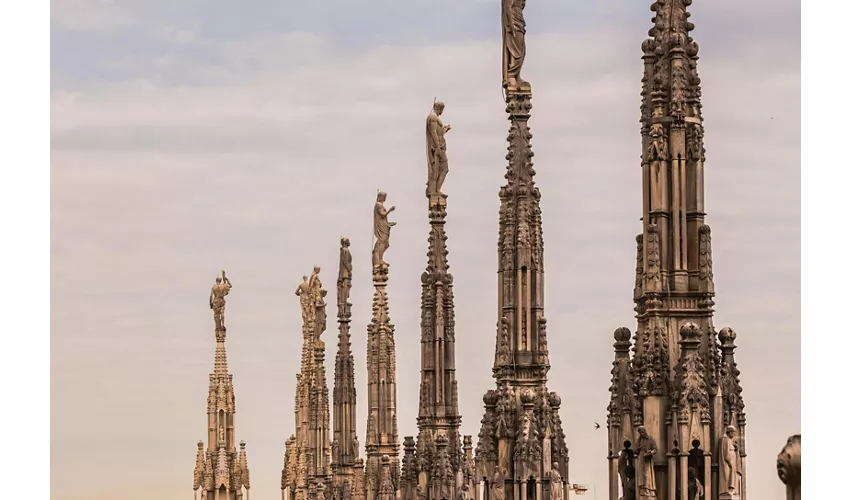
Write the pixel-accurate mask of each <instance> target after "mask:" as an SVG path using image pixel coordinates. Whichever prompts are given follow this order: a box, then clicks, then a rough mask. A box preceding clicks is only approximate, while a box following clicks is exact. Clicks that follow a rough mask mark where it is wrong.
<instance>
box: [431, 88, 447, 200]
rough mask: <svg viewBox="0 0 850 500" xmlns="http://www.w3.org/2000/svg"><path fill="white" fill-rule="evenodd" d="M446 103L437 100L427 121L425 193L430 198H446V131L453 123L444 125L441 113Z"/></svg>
mask: <svg viewBox="0 0 850 500" xmlns="http://www.w3.org/2000/svg"><path fill="white" fill-rule="evenodd" d="M445 108H446V105H445V104H444V103H443V102H442V101H435V102H434V107H433V108H432V109H431V113H430V114H429V115H428V119H427V120H426V122H425V144H426V146H427V147H426V154H427V157H428V187H427V188H426V189H425V195H426V196H428V198H436V197H438V196H439V197H441V198H445V197H446V195H445V194H444V193H443V191H442V189H443V181H445V180H446V174H447V173H449V160H448V157H446V137H445V135H446V132H448V131H449V130H451V129H452V126H451V125H443V121H442V120H441V119H440V115H442V114H443V110H444V109H445Z"/></svg>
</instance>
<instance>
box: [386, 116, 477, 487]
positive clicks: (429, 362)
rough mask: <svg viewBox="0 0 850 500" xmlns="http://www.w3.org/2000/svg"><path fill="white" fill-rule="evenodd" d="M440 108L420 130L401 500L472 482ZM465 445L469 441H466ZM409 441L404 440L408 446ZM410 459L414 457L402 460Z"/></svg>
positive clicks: (443, 127) (446, 129)
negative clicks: (420, 206) (422, 153)
mask: <svg viewBox="0 0 850 500" xmlns="http://www.w3.org/2000/svg"><path fill="white" fill-rule="evenodd" d="M444 109H445V104H444V103H442V102H440V101H435V102H434V107H433V109H432V110H431V113H430V114H429V115H428V118H427V120H426V125H425V143H426V156H427V163H428V174H429V175H428V183H427V186H428V187H427V190H426V197H427V198H428V216H429V219H430V222H431V232H430V235H429V237H428V265H427V267H426V268H425V272H423V273H422V323H421V329H422V330H421V340H420V345H421V352H422V355H421V359H420V363H421V371H420V374H421V381H420V384H419V416H418V418H417V425H418V427H419V435H418V436H417V439H416V447H415V448H413V447H411V446H405V467H404V468H403V471H402V479H403V481H402V489H403V493H404V495H403V498H415V492H416V486H417V485H418V486H419V487H420V489H421V491H422V492H424V493H425V495H426V496H429V497H431V498H438V499H439V498H449V499H451V498H458V496H459V495H458V494H459V493H460V491H459V488H461V487H462V484H461V483H462V481H458V478H459V474H463V473H464V472H467V474H465V475H464V476H463V479H466V481H467V483H468V482H469V481H470V480H471V479H472V478H471V477H470V476H471V474H468V472H469V471H468V470H467V469H468V464H467V463H466V461H465V460H464V456H463V449H462V442H461V436H460V423H461V416H460V411H459V410H458V399H457V380H456V378H455V373H456V370H455V328H454V324H455V323H454V318H455V313H454V292H453V290H452V286H453V285H452V282H453V277H452V274H451V273H450V272H449V262H448V253H449V251H448V249H447V247H446V240H447V239H448V238H447V236H446V233H445V223H446V195H445V194H443V193H442V192H441V189H440V188H441V187H442V183H443V181H444V180H445V176H446V174H447V173H448V159H447V157H446V141H445V134H446V132H448V131H449V130H451V127H450V126H448V125H443V123H442V120H441V118H440V116H441V115H442V113H443V110H444ZM469 439H470V440H471V437H469ZM409 440H412V438H405V443H410V442H411V441H409ZM410 454H413V455H414V456H408V455H410Z"/></svg>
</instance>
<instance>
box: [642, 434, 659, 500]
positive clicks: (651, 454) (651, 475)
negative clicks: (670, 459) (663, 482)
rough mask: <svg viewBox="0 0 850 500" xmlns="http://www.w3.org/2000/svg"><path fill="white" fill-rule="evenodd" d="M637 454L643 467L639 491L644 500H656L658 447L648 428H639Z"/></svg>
mask: <svg viewBox="0 0 850 500" xmlns="http://www.w3.org/2000/svg"><path fill="white" fill-rule="evenodd" d="M638 436H639V437H638V442H637V452H638V459H639V460H640V466H641V478H640V479H641V480H640V483H638V491H639V493H640V498H642V499H654V498H655V464H654V458H655V454H656V453H658V446H657V445H656V444H655V439H653V437H652V436H650V435H649V433H648V432H647V431H646V427H644V426H640V427H638Z"/></svg>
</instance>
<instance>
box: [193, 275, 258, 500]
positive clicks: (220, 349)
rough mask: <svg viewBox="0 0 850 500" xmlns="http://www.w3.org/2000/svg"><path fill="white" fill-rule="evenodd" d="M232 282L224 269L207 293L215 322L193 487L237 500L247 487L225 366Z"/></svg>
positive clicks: (226, 499)
mask: <svg viewBox="0 0 850 500" xmlns="http://www.w3.org/2000/svg"><path fill="white" fill-rule="evenodd" d="M231 288H232V285H231V284H230V280H229V279H227V275H226V274H225V272H224V271H222V272H221V276H220V277H217V278H216V280H215V285H213V287H212V291H211V293H210V309H212V311H213V320H214V322H215V359H214V362H213V372H212V373H211V374H210V385H209V393H208V396H207V449H206V451H204V442H203V441H199V442H198V454H197V458H196V461H195V474H194V483H193V489H194V490H195V491H196V492H197V491H198V490H200V491H201V498H202V499H209V500H213V499H220V500H240V499H241V498H242V494H243V492H246V491H248V490H250V488H251V476H250V473H249V471H248V456H247V454H246V452H245V442H244V441H243V442H240V443H239V449H238V450H237V449H236V438H235V420H234V418H235V416H236V398H235V397H234V395H233V375H231V374H230V373H228V370H227V351H226V349H225V345H224V343H225V340H226V339H227V330H226V328H225V327H224V306H225V296H226V295H227V294H228V293H229V292H230V290H231Z"/></svg>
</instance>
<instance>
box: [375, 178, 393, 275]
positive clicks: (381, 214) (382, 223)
mask: <svg viewBox="0 0 850 500" xmlns="http://www.w3.org/2000/svg"><path fill="white" fill-rule="evenodd" d="M385 201H387V193H385V192H383V191H379V192H378V199H377V201H376V202H375V214H374V219H373V220H374V229H375V247H374V248H373V249H372V267H374V268H375V269H379V268H385V267H387V266H388V265H387V263H386V262H385V261H384V252H386V251H387V249H388V248H389V247H390V228H391V227H393V226H395V222H390V221H389V220H387V216H388V215H389V214H390V212H392V211H393V210H395V207H390V208H389V209H387V208H384V202H385Z"/></svg>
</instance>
